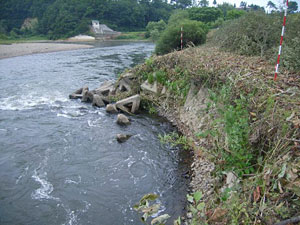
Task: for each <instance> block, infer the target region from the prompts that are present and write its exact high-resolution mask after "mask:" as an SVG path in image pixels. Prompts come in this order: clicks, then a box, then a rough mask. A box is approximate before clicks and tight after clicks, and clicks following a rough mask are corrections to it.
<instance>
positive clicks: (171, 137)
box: [158, 132, 191, 150]
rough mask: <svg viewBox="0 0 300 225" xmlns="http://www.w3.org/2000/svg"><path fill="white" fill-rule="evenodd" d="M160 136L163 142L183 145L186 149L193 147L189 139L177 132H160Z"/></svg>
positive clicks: (173, 145)
mask: <svg viewBox="0 0 300 225" xmlns="http://www.w3.org/2000/svg"><path fill="white" fill-rule="evenodd" d="M158 138H159V140H160V142H161V143H163V144H170V145H171V146H172V147H175V146H181V147H182V148H183V149H184V150H189V149H190V148H191V147H190V141H189V139H188V138H187V137H185V136H182V135H179V134H178V133H176V132H172V133H170V134H165V135H164V136H162V135H160V134H159V135H158Z"/></svg>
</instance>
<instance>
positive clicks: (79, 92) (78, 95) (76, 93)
mask: <svg viewBox="0 0 300 225" xmlns="http://www.w3.org/2000/svg"><path fill="white" fill-rule="evenodd" d="M83 90H89V88H88V87H87V86H84V87H82V88H80V89H78V90H76V91H74V92H73V93H72V94H70V95H69V98H70V99H77V98H82V92H83Z"/></svg>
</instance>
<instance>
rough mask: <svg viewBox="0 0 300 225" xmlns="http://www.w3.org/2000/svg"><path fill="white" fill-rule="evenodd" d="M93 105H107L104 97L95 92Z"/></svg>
mask: <svg viewBox="0 0 300 225" xmlns="http://www.w3.org/2000/svg"><path fill="white" fill-rule="evenodd" d="M92 106H97V107H103V106H105V104H104V102H103V100H102V98H101V96H100V95H97V94H95V95H94V96H93V102H92Z"/></svg>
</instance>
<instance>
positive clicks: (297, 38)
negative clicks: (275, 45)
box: [276, 14, 300, 71]
mask: <svg viewBox="0 0 300 225" xmlns="http://www.w3.org/2000/svg"><path fill="white" fill-rule="evenodd" d="M298 27H300V14H294V15H290V16H289V17H288V22H287V26H286V36H285V37H284V41H283V48H282V65H283V66H285V67H287V68H289V69H291V70H295V71H299V70H300V61H299V58H300V30H299V29H298ZM276 50H277V49H276ZM276 52H277V51H276Z"/></svg>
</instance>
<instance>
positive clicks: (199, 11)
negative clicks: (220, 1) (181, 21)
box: [188, 7, 222, 23]
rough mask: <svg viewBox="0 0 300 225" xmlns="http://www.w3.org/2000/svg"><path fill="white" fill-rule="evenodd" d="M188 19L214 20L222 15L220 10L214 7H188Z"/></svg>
mask: <svg viewBox="0 0 300 225" xmlns="http://www.w3.org/2000/svg"><path fill="white" fill-rule="evenodd" d="M188 13H189V19H191V20H197V21H201V22H203V23H209V22H214V21H216V20H217V19H218V18H220V17H221V16H222V11H221V10H220V9H217V8H214V7H202V8H196V7H193V8H190V9H188Z"/></svg>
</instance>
